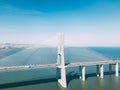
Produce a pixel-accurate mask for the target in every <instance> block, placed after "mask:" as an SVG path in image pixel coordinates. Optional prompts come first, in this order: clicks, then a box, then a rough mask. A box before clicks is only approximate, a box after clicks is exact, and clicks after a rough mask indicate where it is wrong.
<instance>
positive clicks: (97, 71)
mask: <svg viewBox="0 0 120 90" xmlns="http://www.w3.org/2000/svg"><path fill="white" fill-rule="evenodd" d="M99 72H100V70H99V65H96V74H97V76H99Z"/></svg>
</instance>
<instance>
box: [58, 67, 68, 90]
mask: <svg viewBox="0 0 120 90" xmlns="http://www.w3.org/2000/svg"><path fill="white" fill-rule="evenodd" d="M58 82H59V83H60V85H61V86H62V87H64V88H66V87H67V82H66V71H65V66H62V68H61V79H58Z"/></svg>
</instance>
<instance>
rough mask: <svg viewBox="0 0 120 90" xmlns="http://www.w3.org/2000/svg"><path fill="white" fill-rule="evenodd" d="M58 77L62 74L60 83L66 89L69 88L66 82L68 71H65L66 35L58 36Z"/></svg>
mask: <svg viewBox="0 0 120 90" xmlns="http://www.w3.org/2000/svg"><path fill="white" fill-rule="evenodd" d="M57 64H58V65H59V66H58V67H57V69H56V70H57V71H56V72H57V74H56V75H57V77H58V76H59V74H60V79H59V78H58V82H59V83H60V85H61V86H62V87H64V88H66V87H67V81H66V70H65V60H64V34H63V33H60V34H59V35H58V55H57Z"/></svg>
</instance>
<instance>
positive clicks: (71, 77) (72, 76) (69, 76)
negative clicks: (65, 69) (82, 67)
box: [66, 71, 120, 84]
mask: <svg viewBox="0 0 120 90" xmlns="http://www.w3.org/2000/svg"><path fill="white" fill-rule="evenodd" d="M119 73H120V71H119ZM114 74H115V71H112V72H111V73H110V72H104V76H105V75H114ZM66 77H67V84H69V83H70V82H71V81H72V80H74V79H79V74H78V73H75V72H74V71H72V72H70V73H68V74H67V76H66ZM90 77H97V75H96V73H90V74H86V75H85V79H86V80H87V79H88V78H90Z"/></svg>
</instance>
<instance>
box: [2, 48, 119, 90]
mask: <svg viewBox="0 0 120 90" xmlns="http://www.w3.org/2000/svg"><path fill="white" fill-rule="evenodd" d="M119 55H120V47H66V48H65V62H66V63H70V62H83V61H88V62H90V61H99V60H110V59H111V58H112V59H116V58H117V57H118V58H119ZM56 60H57V48H31V49H25V48H14V49H8V50H0V67H4V66H13V65H14V66H15V65H29V64H48V63H56ZM112 69H113V74H112V75H109V73H108V65H105V66H104V71H105V72H104V74H105V76H104V79H100V78H98V77H96V74H95V73H96V67H95V66H87V67H86V81H85V82H84V81H81V80H80V79H78V77H79V74H78V67H74V68H67V69H66V71H67V75H66V76H67V82H68V88H67V89H64V88H62V87H61V86H60V85H59V84H58V83H57V81H56V79H55V78H56V70H55V69H35V70H21V71H9V72H0V89H1V90H90V89H91V90H120V85H119V84H120V78H119V77H118V78H116V77H115V75H114V67H113V68H112Z"/></svg>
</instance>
